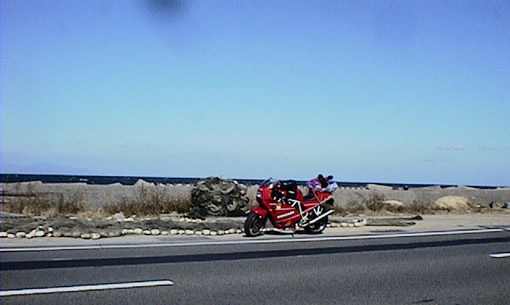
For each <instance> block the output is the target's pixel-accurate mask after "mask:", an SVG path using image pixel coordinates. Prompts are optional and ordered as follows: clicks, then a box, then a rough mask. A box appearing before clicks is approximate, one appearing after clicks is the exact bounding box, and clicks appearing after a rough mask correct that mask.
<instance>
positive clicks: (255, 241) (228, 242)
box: [0, 229, 503, 252]
mask: <svg viewBox="0 0 510 305" xmlns="http://www.w3.org/2000/svg"><path fill="white" fill-rule="evenodd" d="M493 232H503V229H480V230H461V231H441V232H417V233H396V234H373V235H357V236H330V237H307V238H293V239H290V238H284V239H246V240H226V241H203V242H193V243H184V242H183V243H155V244H124V245H93V246H62V247H27V248H23V247H19V248H0V252H37V251H61V250H98V249H132V248H158V247H192V246H217V245H239V244H277V243H299V242H318V241H337V240H361V239H381V238H398V237H420V236H442V235H458V234H479V233H493Z"/></svg>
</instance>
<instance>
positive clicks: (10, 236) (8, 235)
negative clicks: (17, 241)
mask: <svg viewBox="0 0 510 305" xmlns="http://www.w3.org/2000/svg"><path fill="white" fill-rule="evenodd" d="M7 238H10V239H13V238H16V235H14V234H12V233H9V234H7Z"/></svg>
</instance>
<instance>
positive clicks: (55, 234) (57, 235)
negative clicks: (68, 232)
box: [27, 232, 62, 237]
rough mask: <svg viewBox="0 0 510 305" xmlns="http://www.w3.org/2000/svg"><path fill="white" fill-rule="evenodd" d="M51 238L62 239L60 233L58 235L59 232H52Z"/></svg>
mask: <svg viewBox="0 0 510 305" xmlns="http://www.w3.org/2000/svg"><path fill="white" fill-rule="evenodd" d="M27 237H28V236H27ZM53 237H62V233H60V232H53Z"/></svg>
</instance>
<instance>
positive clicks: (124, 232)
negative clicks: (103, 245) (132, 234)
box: [120, 229, 128, 235]
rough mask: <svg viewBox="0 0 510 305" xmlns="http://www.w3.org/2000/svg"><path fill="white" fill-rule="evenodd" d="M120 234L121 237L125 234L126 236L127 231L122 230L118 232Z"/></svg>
mask: <svg viewBox="0 0 510 305" xmlns="http://www.w3.org/2000/svg"><path fill="white" fill-rule="evenodd" d="M120 234H122V235H126V234H128V229H122V230H121V231H120Z"/></svg>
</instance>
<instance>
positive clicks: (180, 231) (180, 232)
mask: <svg viewBox="0 0 510 305" xmlns="http://www.w3.org/2000/svg"><path fill="white" fill-rule="evenodd" d="M178 233H179V234H180V235H182V234H185V233H186V231H184V230H179V231H178Z"/></svg>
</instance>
